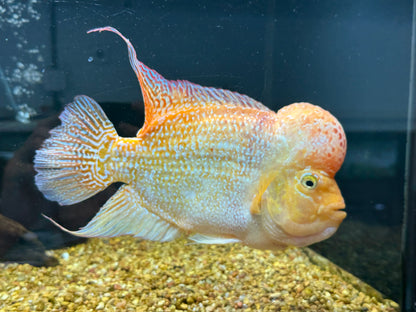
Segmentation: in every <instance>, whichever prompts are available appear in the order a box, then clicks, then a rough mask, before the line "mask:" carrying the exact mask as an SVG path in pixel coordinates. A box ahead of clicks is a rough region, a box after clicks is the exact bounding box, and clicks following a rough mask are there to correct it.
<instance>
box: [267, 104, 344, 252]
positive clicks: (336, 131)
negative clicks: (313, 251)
mask: <svg viewBox="0 0 416 312" xmlns="http://www.w3.org/2000/svg"><path fill="white" fill-rule="evenodd" d="M277 115H278V122H279V129H280V135H281V136H280V137H281V144H282V147H284V148H282V149H281V151H282V152H281V155H279V157H281V158H280V159H283V163H282V164H281V167H279V170H278V173H277V174H276V176H275V178H274V179H273V180H272V182H271V183H270V185H269V186H268V188H267V189H266V191H265V192H264V194H263V196H262V199H261V211H262V214H263V216H262V218H263V224H264V229H265V230H266V232H267V233H268V234H269V235H270V237H271V238H272V239H273V241H275V242H276V244H283V245H295V246H305V245H309V244H312V243H315V242H318V241H321V240H323V239H326V238H328V237H329V236H331V235H332V234H333V233H335V231H336V230H337V228H338V226H339V224H340V223H341V222H342V220H343V219H344V218H345V216H346V213H345V212H344V211H340V209H343V208H344V207H345V204H344V199H343V197H342V195H341V192H340V190H339V188H338V185H337V183H336V182H335V179H334V175H335V173H336V172H337V171H338V170H339V169H340V167H341V165H342V163H343V161H344V157H345V153H346V138H345V133H344V130H343V128H342V126H341V125H340V123H339V122H338V120H337V119H336V118H335V117H334V116H332V115H331V114H330V113H329V112H327V111H325V110H323V109H322V108H320V107H318V106H314V105H311V104H308V103H295V104H292V105H289V106H286V107H284V108H282V109H281V110H280V111H279V112H278V113H277Z"/></svg>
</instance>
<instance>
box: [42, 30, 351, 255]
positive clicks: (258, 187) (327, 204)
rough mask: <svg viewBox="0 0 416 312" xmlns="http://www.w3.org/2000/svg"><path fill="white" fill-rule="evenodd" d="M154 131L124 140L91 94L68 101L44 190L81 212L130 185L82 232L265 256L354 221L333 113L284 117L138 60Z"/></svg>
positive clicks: (49, 151)
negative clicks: (239, 246)
mask: <svg viewBox="0 0 416 312" xmlns="http://www.w3.org/2000/svg"><path fill="white" fill-rule="evenodd" d="M101 31H110V32H114V33H116V34H117V35H119V36H120V37H121V38H122V39H123V40H124V41H125V42H126V44H127V47H128V54H129V61H130V64H131V66H132V68H133V70H134V72H135V73H136V76H137V78H138V80H139V83H140V86H141V89H142V94H143V99H144V105H145V122H144V125H143V127H142V128H141V129H140V130H139V131H138V133H137V136H136V137H134V138H122V137H119V136H118V135H117V133H116V131H115V129H114V127H113V125H112V124H111V122H110V121H109V120H108V118H107V116H106V115H105V113H104V112H103V110H102V109H101V107H100V106H99V105H98V103H96V102H95V101H94V100H93V99H91V98H89V97H87V96H77V97H76V98H75V100H74V102H73V103H70V104H68V105H67V106H66V107H65V109H64V111H63V112H62V114H61V115H60V119H61V121H62V124H61V125H60V126H58V127H57V128H55V129H53V130H52V131H51V132H50V134H51V136H50V137H49V138H48V139H47V140H46V141H45V142H44V144H43V145H42V147H41V148H40V149H39V150H38V151H36V155H35V159H34V168H35V170H36V171H37V175H36V177H35V182H36V185H37V186H38V188H39V190H40V191H41V192H43V194H44V195H45V197H46V198H48V199H50V200H55V201H57V202H58V203H60V204H61V205H68V204H75V203H78V202H80V201H82V200H85V199H87V198H89V197H91V196H93V195H94V194H96V193H98V192H100V191H102V190H103V189H105V188H106V187H107V186H109V185H110V184H111V183H114V182H123V183H124V184H123V185H122V186H121V187H120V188H119V190H118V191H117V192H116V194H114V195H113V196H112V197H111V198H110V199H109V200H108V201H107V202H106V203H105V204H104V206H103V207H101V209H100V211H99V212H98V213H97V214H96V215H95V216H94V217H93V219H92V220H91V221H90V222H89V223H88V224H87V225H86V226H85V227H83V228H81V229H80V230H78V231H69V230H67V229H65V228H63V227H62V226H60V225H59V224H57V223H56V222H54V221H53V220H51V221H52V222H53V223H55V224H56V225H57V226H58V227H60V228H61V229H62V230H64V231H67V232H69V233H71V234H73V235H78V236H84V237H111V236H118V235H134V236H136V237H139V238H143V239H149V240H156V241H162V242H164V241H169V240H172V239H175V238H176V237H178V236H180V235H191V236H190V239H192V240H194V241H195V242H198V243H211V244H220V243H235V242H241V243H244V244H246V245H249V246H252V247H255V248H262V249H265V248H268V249H277V248H282V247H284V246H287V245H295V246H305V245H308V244H312V243H314V242H317V241H320V240H323V239H326V238H328V237H329V236H331V235H332V234H333V233H335V231H336V229H337V228H338V226H339V224H340V223H341V221H342V220H343V219H344V218H345V216H346V214H345V212H343V211H340V210H341V209H343V208H344V207H345V204H344V201H343V198H342V195H341V193H340V191H339V189H338V186H337V184H336V182H335V180H334V175H335V173H336V172H337V171H338V170H339V168H340V167H341V165H342V162H343V160H344V157H345V153H346V139H345V134H344V131H343V129H342V126H341V125H340V124H339V122H338V121H337V120H336V118H335V117H333V116H332V115H331V114H330V113H329V112H327V111H325V110H323V109H322V108H320V107H318V106H314V105H312V104H309V103H294V104H291V105H288V106H286V107H284V108H282V109H281V110H279V111H278V112H277V113H275V112H273V111H271V110H270V109H269V108H267V107H266V106H264V105H263V104H261V103H260V102H258V101H256V100H254V99H251V98H250V97H248V96H246V95H241V94H238V93H236V92H232V91H228V90H223V89H216V88H212V87H202V86H199V85H196V84H193V83H191V82H188V81H184V80H178V81H170V80H166V79H165V78H163V77H162V76H161V75H160V74H158V73H157V72H156V71H155V70H153V69H150V68H149V67H147V66H146V65H144V64H143V63H142V62H140V61H139V60H138V59H137V56H136V52H135V50H134V48H133V46H132V45H131V43H130V41H129V40H128V39H127V38H125V37H124V36H123V35H122V34H121V33H120V32H118V31H117V30H116V29H114V28H112V27H103V28H97V29H93V30H91V31H89V33H91V32H101Z"/></svg>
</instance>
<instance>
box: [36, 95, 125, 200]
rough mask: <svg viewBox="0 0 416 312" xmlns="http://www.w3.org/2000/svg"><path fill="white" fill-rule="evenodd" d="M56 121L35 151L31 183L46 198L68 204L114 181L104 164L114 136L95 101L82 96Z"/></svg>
mask: <svg viewBox="0 0 416 312" xmlns="http://www.w3.org/2000/svg"><path fill="white" fill-rule="evenodd" d="M59 118H60V119H61V121H62V124H61V125H60V126H58V127H56V128H54V129H52V130H51V131H50V134H51V136H50V138H48V139H47V140H45V142H44V143H43V145H42V147H41V148H40V149H39V150H37V151H36V155H35V159H34V168H35V170H36V171H37V175H36V176H35V183H36V185H37V187H38V188H39V190H40V191H41V192H42V193H43V194H44V196H45V197H46V198H47V199H49V200H54V201H57V202H58V203H59V204H61V205H70V204H75V203H78V202H80V201H83V200H85V199H87V198H89V197H91V196H93V195H95V194H96V193H98V192H99V191H101V190H103V189H105V188H106V187H107V186H108V185H110V184H111V183H112V182H114V181H112V175H111V173H110V172H109V170H108V168H107V167H108V166H106V161H107V159H108V158H109V156H110V150H111V147H112V145H113V144H114V143H115V141H116V140H117V137H118V136H117V132H116V130H115V129H114V127H113V125H112V124H111V122H110V121H109V120H108V118H107V116H106V115H105V113H104V111H103V110H102V109H101V107H100V106H99V105H98V104H97V102H95V101H94V100H93V99H91V98H89V97H87V96H84V95H82V96H77V97H75V99H74V102H72V103H71V104H69V105H67V106H66V107H65V109H64V111H63V112H62V113H61V115H60V116H59Z"/></svg>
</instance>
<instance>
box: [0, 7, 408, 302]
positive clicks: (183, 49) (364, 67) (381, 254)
mask: <svg viewBox="0 0 416 312" xmlns="http://www.w3.org/2000/svg"><path fill="white" fill-rule="evenodd" d="M6 5H9V6H11V7H12V9H10V7H8V8H7V10H6V9H5V6H6ZM412 5H413V4H412V1H394V0H390V1H389V0H374V1H373V0H370V1H366V0H363V1H332V0H327V1H323V0H321V1H320V0H315V1H277V0H275V1H233V2H224V1H133V0H129V1H41V2H36V1H28V2H27V3H13V4H11V3H4V4H0V12H1V10H2V9H1V8H3V9H4V12H3V13H2V14H1V15H0V30H1V31H0V42H1V44H0V166H1V168H0V169H1V171H0V175H1V178H2V179H1V180H2V182H1V184H0V189H1V191H2V192H1V202H0V213H1V214H3V215H4V216H6V217H9V218H12V219H13V220H16V221H18V222H20V223H21V224H23V225H24V226H25V227H26V228H28V229H29V230H32V231H34V232H36V233H37V234H38V235H39V238H40V239H41V241H42V242H43V243H44V244H45V245H46V246H47V247H57V246H62V245H63V244H65V243H68V242H70V241H71V240H72V238H71V237H69V236H67V235H64V234H62V233H60V232H59V231H58V230H57V229H55V228H54V227H52V226H51V225H50V224H49V223H48V222H47V221H46V220H44V219H42V218H41V217H40V216H39V213H40V212H44V213H45V212H48V213H49V214H48V215H50V216H52V217H55V218H57V219H58V220H61V221H63V225H66V226H69V227H72V228H77V227H78V226H82V225H85V223H86V220H88V219H90V218H91V217H92V216H93V215H94V213H95V211H96V210H97V209H98V207H99V206H100V205H101V204H102V203H103V202H104V201H105V197H108V194H106V195H103V196H104V197H103V198H98V199H97V200H95V201H92V202H89V203H87V204H86V205H89V206H90V207H93V208H94V209H95V210H94V209H92V210H88V211H86V210H85V209H84V208H85V207H84V208H83V207H79V208H78V210H76V211H75V212H72V213H71V212H68V211H61V210H60V211H59V213H58V212H57V207H55V204H47V206H46V208H45V206H44V205H43V202H42V200H43V199H42V198H40V197H39V194H37V193H36V190H34V186H33V185H32V184H31V183H33V180H31V179H32V178H33V171H31V170H32V169H30V168H29V167H28V168H29V169H28V168H26V167H25V166H30V164H31V157H33V153H34V149H35V145H33V146H28V145H27V144H25V142H26V141H27V139H28V137H29V136H30V135H32V136H33V135H35V136H36V135H37V136H36V137H37V138H39V140H38V141H39V142H37V143H36V144H40V141H41V140H40V138H44V137H45V136H46V135H47V130H46V129H47V127H46V126H45V127H44V128H42V129H43V130H42V129H41V130H39V131H38V132H35V133H32V131H33V129H35V126H36V125H37V122H38V121H39V120H40V119H43V118H45V117H49V116H53V115H55V114H56V113H57V112H58V111H59V110H60V109H61V108H62V107H63V105H64V104H66V103H68V102H70V101H71V100H72V99H73V97H74V96H75V95H78V94H87V95H89V96H91V97H93V98H95V99H96V100H97V101H98V102H100V103H102V104H103V106H104V109H105V110H106V112H107V113H108V115H109V117H110V119H111V120H112V121H114V123H115V124H116V126H117V127H118V130H119V131H121V133H123V131H125V133H134V131H135V130H136V128H134V127H133V128H131V127H130V126H126V123H129V124H133V125H134V126H137V127H140V126H141V122H142V120H143V108H142V104H141V102H142V99H141V93H140V89H139V85H138V83H137V80H136V77H135V75H134V73H133V72H132V71H131V69H130V65H129V63H128V60H127V52H126V47H125V44H124V43H123V42H122V41H121V40H120V39H119V38H118V37H116V36H115V35H114V34H111V33H102V34H99V35H98V34H87V33H86V31H87V30H89V29H91V28H95V27H99V26H107V25H111V26H114V27H116V28H117V29H119V30H120V31H121V32H122V33H123V34H124V35H125V36H127V37H128V38H129V39H130V40H131V41H132V43H133V44H134V46H135V47H136V49H137V53H138V55H139V58H140V59H141V60H142V61H143V62H144V63H145V64H147V65H148V66H149V67H151V68H154V69H156V70H157V71H158V72H159V73H161V74H162V75H163V76H165V77H166V78H168V79H185V80H190V81H192V82H195V83H198V84H201V85H206V86H214V87H221V88H225V89H230V90H233V91H238V92H240V93H243V94H247V95H249V96H251V97H253V98H255V99H257V100H259V101H261V102H263V103H264V104H265V105H267V106H269V107H270V108H272V109H273V110H277V109H279V108H280V107H282V106H284V105H287V104H290V103H293V102H300V101H307V102H311V103H314V104H317V105H320V106H322V107H323V108H325V109H327V110H329V111H330V112H331V113H332V114H333V115H335V116H336V117H337V118H338V119H339V120H340V122H341V123H342V125H343V126H344V128H345V131H346V133H347V138H348V152H347V157H346V159H345V163H344V166H343V168H342V169H341V171H340V172H339V173H338V175H337V181H338V182H339V185H340V188H341V190H342V192H343V195H344V198H345V201H346V204H347V208H346V210H347V213H348V217H347V219H346V220H345V221H344V222H343V224H342V225H341V227H340V229H339V231H338V232H337V234H336V235H335V236H334V237H332V238H330V239H329V240H327V241H324V242H322V243H318V244H316V245H314V246H313V247H312V248H313V249H315V250H316V251H318V252H320V253H322V254H323V255H324V256H326V257H328V258H329V259H331V260H332V261H333V262H335V263H336V264H337V265H339V266H340V267H342V268H344V269H345V270H347V271H349V272H350V273H352V274H355V275H357V276H358V277H360V278H361V279H362V280H364V281H365V282H367V283H369V284H370V285H372V286H373V287H375V288H376V289H378V290H379V291H381V292H382V293H383V294H384V295H386V296H387V297H389V298H391V299H393V300H396V301H398V300H399V298H400V294H401V289H402V287H401V281H402V279H401V267H400V254H401V253H400V246H401V242H402V237H401V233H402V225H403V207H404V173H405V158H406V157H405V155H406V152H405V151H406V134H407V130H408V123H407V121H408V96H409V77H410V68H411V66H410V64H411V57H410V56H411V35H412ZM131 103H135V105H134V106H133V107H136V108H137V109H136V110H135V111H132V110H131V108H130V107H131V105H130V104H131ZM50 118H51V119H49V121H48V122H49V123H50V124H57V120H56V118H55V119H53V117H50ZM120 122H124V128H123V124H121V125H120ZM129 127H130V128H129ZM133 130H134V131H133ZM129 131H130V132H129ZM16 151H20V153H21V157H20V158H19V159H18V165H19V166H20V167H19V166H17V165H14V166H13V167H10V162H9V161H10V159H11V157H12V156H13V155H15V152H16ZM412 155H413V154H412ZM413 156H414V155H413ZM412 161H413V160H412ZM7 164H9V169H7ZM10 168H12V169H13V170H12V169H10ZM16 168H17V169H16ZM22 168H26V169H27V170H26V171H25V170H24V169H22ZM14 169H16V170H14ZM20 169H21V170H20ZM410 175H411V174H410ZM409 198H413V197H409ZM40 202H42V205H43V206H42V205H40V204H39V203H40ZM40 206H42V207H43V208H39V207H40Z"/></svg>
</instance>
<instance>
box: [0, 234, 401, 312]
mask: <svg viewBox="0 0 416 312" xmlns="http://www.w3.org/2000/svg"><path fill="white" fill-rule="evenodd" d="M50 254H51V255H53V256H55V257H57V258H59V261H60V264H59V265H57V266H55V267H48V268H45V267H42V268H37V267H32V266H30V265H28V264H24V265H19V264H1V271H0V311H7V312H9V311H97V310H98V311H100V310H101V311H234V310H244V311H371V312H375V311H398V305H397V304H396V303H395V302H393V301H390V300H387V299H383V298H382V297H381V296H380V295H379V294H378V293H377V292H376V291H374V290H369V289H370V288H369V287H368V286H366V285H365V284H363V283H361V282H359V281H357V280H356V281H350V280H349V279H350V278H351V277H348V276H350V275H349V274H339V269H337V268H336V267H331V265H330V263H329V262H328V261H324V260H323V261H316V259H314V258H316V257H317V258H319V259H321V260H322V259H323V258H322V257H320V256H319V255H316V254H314V253H313V252H312V251H311V250H309V249H307V248H304V249H302V248H289V249H286V250H284V251H278V252H276V251H275V252H271V251H260V250H255V249H251V248H249V247H245V246H242V245H240V244H232V245H199V244H189V241H187V240H183V239H180V240H176V241H174V242H170V243H155V242H149V241H139V240H136V239H134V238H131V237H121V238H113V239H91V240H90V241H88V242H87V243H85V244H80V245H77V246H73V247H69V248H65V249H60V250H54V251H50ZM322 263H324V264H323V265H322ZM334 268H335V269H334ZM337 272H338V273H337ZM346 276H347V277H346ZM363 285H364V286H363Z"/></svg>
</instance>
